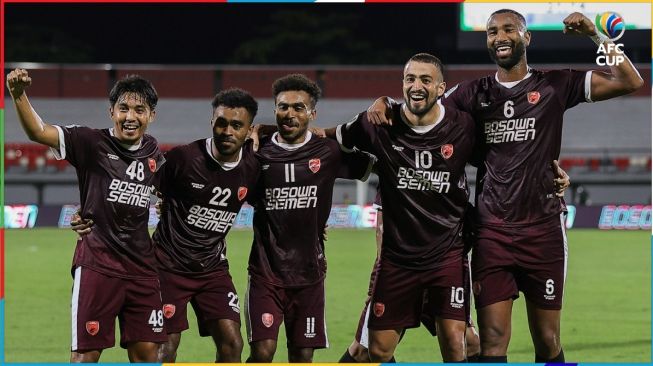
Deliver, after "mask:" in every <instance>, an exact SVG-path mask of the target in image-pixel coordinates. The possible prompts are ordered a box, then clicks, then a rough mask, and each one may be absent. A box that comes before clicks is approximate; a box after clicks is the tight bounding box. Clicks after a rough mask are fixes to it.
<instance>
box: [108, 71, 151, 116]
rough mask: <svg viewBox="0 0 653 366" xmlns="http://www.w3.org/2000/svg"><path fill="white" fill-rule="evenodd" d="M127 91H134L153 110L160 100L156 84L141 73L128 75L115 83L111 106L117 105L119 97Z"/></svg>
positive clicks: (111, 95) (112, 89)
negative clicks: (155, 87)
mask: <svg viewBox="0 0 653 366" xmlns="http://www.w3.org/2000/svg"><path fill="white" fill-rule="evenodd" d="M125 93H134V94H136V95H138V96H140V97H142V98H143V99H144V100H145V103H146V104H147V105H148V106H149V107H150V109H151V110H154V109H155V108H156V103H157V102H158V101H159V96H158V95H157V93H156V89H154V85H152V83H151V82H150V81H149V80H147V79H144V78H142V77H141V76H140V75H127V76H125V77H124V78H122V79H120V80H118V81H117V82H116V83H115V84H114V85H113V88H111V91H110V92H109V102H110V103H111V106H112V107H113V106H114V105H116V102H118V98H120V96H121V95H123V94H125Z"/></svg>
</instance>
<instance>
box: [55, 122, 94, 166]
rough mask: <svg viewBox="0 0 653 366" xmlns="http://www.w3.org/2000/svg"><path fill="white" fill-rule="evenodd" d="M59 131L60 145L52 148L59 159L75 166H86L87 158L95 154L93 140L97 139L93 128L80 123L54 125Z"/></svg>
mask: <svg viewBox="0 0 653 366" xmlns="http://www.w3.org/2000/svg"><path fill="white" fill-rule="evenodd" d="M54 127H55V128H56V129H57V132H58V133H59V147H58V148H53V147H51V148H50V150H51V151H52V153H53V154H54V157H55V158H56V159H57V160H66V161H68V162H69V163H70V164H71V165H72V166H74V167H75V168H79V167H82V166H85V165H86V164H87V160H88V159H89V158H91V157H92V156H93V154H91V150H92V147H93V141H95V140H97V137H94V136H93V135H94V133H97V130H93V129H91V128H88V127H81V126H78V125H70V126H65V127H62V126H57V125H54Z"/></svg>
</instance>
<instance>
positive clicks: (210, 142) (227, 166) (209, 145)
mask: <svg viewBox="0 0 653 366" xmlns="http://www.w3.org/2000/svg"><path fill="white" fill-rule="evenodd" d="M206 152H207V153H209V156H210V157H211V159H213V161H215V162H216V163H218V164H220V166H221V167H222V169H224V170H231V169H233V168H235V167H237V166H238V164H240V160H241V159H242V158H243V148H242V147H241V148H240V150H238V160H236V161H232V162H225V161H220V160H218V159H216V158H215V156H213V137H209V138H208V139H206Z"/></svg>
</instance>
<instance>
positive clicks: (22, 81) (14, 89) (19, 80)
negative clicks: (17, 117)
mask: <svg viewBox="0 0 653 366" xmlns="http://www.w3.org/2000/svg"><path fill="white" fill-rule="evenodd" d="M30 85H32V78H30V77H29V74H28V73H27V70H25V69H15V70H14V71H12V72H10V73H9V74H8V75H7V88H9V93H11V96H12V97H13V98H14V99H16V98H18V97H20V96H21V95H23V93H24V92H25V89H26V88H27V87H29V86H30Z"/></svg>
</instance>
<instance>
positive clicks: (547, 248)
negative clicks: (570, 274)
mask: <svg viewBox="0 0 653 366" xmlns="http://www.w3.org/2000/svg"><path fill="white" fill-rule="evenodd" d="M566 274H567V236H566V233H565V227H564V215H563V214H561V215H560V216H559V217H558V216H555V217H553V218H551V219H547V220H544V221H543V222H540V223H536V224H533V225H529V226H528V227H520V228H514V227H512V228H506V227H498V226H491V227H490V226H481V227H479V229H478V242H477V245H476V247H474V250H473V251H472V281H473V283H472V290H473V292H474V299H475V300H476V308H477V309H478V308H482V307H485V306H488V305H492V304H494V303H497V302H500V301H505V300H508V299H513V300H514V299H516V298H518V297H519V291H521V292H523V293H524V296H525V297H526V298H527V299H528V300H529V301H530V302H532V303H534V304H535V305H536V306H537V307H539V308H541V309H547V310H560V309H562V296H563V290H564V283H565V277H566Z"/></svg>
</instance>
